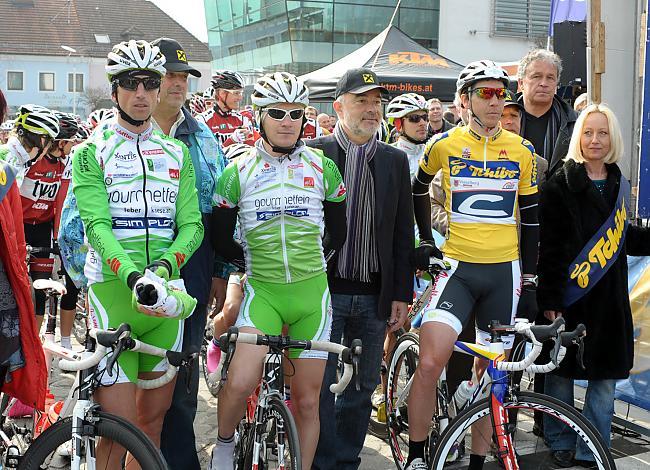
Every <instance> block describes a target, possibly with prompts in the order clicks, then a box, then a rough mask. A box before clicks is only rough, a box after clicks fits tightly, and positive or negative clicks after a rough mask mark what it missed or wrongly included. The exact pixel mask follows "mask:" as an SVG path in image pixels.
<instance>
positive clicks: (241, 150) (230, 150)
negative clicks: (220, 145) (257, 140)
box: [223, 144, 253, 162]
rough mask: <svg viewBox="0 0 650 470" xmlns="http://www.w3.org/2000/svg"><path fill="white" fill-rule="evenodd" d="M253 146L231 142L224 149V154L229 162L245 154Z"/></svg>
mask: <svg viewBox="0 0 650 470" xmlns="http://www.w3.org/2000/svg"><path fill="white" fill-rule="evenodd" d="M252 148H253V147H252V146H250V145H246V144H231V145H229V146H228V147H226V148H225V149H224V150H223V153H224V155H225V156H226V158H227V159H228V161H229V162H231V161H233V160H234V159H235V158H237V157H239V156H241V155H243V154H245V153H246V152H248V151H249V150H250V149H252Z"/></svg>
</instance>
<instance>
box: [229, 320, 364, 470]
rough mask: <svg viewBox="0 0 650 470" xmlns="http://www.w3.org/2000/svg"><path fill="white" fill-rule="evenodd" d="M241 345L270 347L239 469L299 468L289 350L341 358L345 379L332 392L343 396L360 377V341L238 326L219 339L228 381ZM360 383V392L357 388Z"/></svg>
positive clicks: (240, 434) (245, 426)
mask: <svg viewBox="0 0 650 470" xmlns="http://www.w3.org/2000/svg"><path fill="white" fill-rule="evenodd" d="M237 343H247V344H254V345H258V346H267V347H268V348H269V350H268V352H267V354H266V357H265V359H264V372H263V375H262V379H261V381H260V384H259V386H258V387H257V389H256V390H255V392H254V393H253V394H252V395H251V396H250V397H249V398H248V400H247V406H246V415H245V416H244V418H243V419H242V420H241V422H240V423H239V425H238V427H237V430H236V432H235V451H234V462H235V469H239V470H243V469H247V470H250V469H251V468H253V469H259V470H262V469H269V468H277V469H291V470H300V469H301V468H302V466H301V453H300V444H299V442H298V430H297V429H296V423H295V421H294V419H293V416H292V415H291V412H290V411H289V408H288V407H287V404H286V403H285V395H284V370H285V369H284V367H283V366H284V361H285V357H284V354H283V353H284V351H285V350H287V349H305V350H316V351H327V352H330V353H334V354H337V355H338V356H339V358H340V360H341V361H342V363H343V364H344V366H343V374H342V375H341V378H340V380H339V381H338V382H337V383H335V384H332V385H330V391H331V392H332V393H341V392H342V391H343V390H345V388H346V387H347V385H348V384H349V382H350V380H351V379H352V377H353V376H355V377H357V378H358V375H357V371H358V367H359V357H360V355H361V341H360V340H353V341H352V343H351V344H350V346H349V347H345V346H343V345H341V344H337V343H331V342H329V341H304V340H293V339H291V338H290V337H288V336H269V335H256V334H251V333H240V332H239V330H238V329H237V328H235V327H232V328H230V329H229V330H228V333H226V334H224V335H222V336H221V337H220V338H219V345H220V348H221V350H222V351H225V352H224V354H226V357H225V359H224V365H223V369H222V371H221V380H222V382H225V381H226V380H227V374H228V368H229V366H230V361H231V360H232V356H233V354H234V352H235V349H236V344H237ZM358 386H359V385H358V383H357V388H358Z"/></svg>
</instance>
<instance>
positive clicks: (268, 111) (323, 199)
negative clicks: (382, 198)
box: [210, 72, 346, 469]
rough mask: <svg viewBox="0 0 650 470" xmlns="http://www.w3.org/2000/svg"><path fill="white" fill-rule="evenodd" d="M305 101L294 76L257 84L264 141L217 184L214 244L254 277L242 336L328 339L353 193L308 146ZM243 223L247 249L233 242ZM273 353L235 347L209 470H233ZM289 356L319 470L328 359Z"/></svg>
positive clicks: (305, 450)
mask: <svg viewBox="0 0 650 470" xmlns="http://www.w3.org/2000/svg"><path fill="white" fill-rule="evenodd" d="M307 97H308V91H307V88H306V87H305V85H304V84H303V83H302V82H301V81H300V80H298V79H297V78H296V77H294V76H293V75H291V74H288V73H283V72H278V73H275V74H273V75H270V76H265V77H262V78H261V79H260V80H259V81H258V82H257V84H256V85H255V92H254V93H253V96H252V100H253V104H254V105H255V107H256V111H257V114H258V122H260V133H261V135H262V138H261V139H260V140H258V141H257V143H256V145H255V147H254V148H251V150H249V151H248V152H246V153H245V154H244V155H241V156H240V157H239V158H238V159H237V160H236V161H234V162H232V163H231V164H230V165H229V166H228V167H227V168H226V170H225V171H224V173H223V175H222V176H221V178H220V179H219V183H218V185H217V193H218V194H217V196H216V198H217V200H216V201H215V203H216V207H215V209H214V211H213V224H212V225H213V230H212V237H213V241H214V245H215V250H216V251H217V252H218V253H220V254H222V255H223V256H224V257H226V258H227V259H236V258H240V259H243V258H245V264H246V272H247V275H248V276H247V280H246V282H245V284H244V300H243V303H242V307H241V309H240V313H239V317H238V319H237V323H236V325H237V326H238V327H240V329H241V331H248V332H256V333H264V334H272V335H278V334H280V333H281V331H282V326H283V325H285V324H286V325H288V329H289V335H290V336H291V337H292V338H294V339H303V340H329V334H330V324H331V306H330V294H329V289H328V286H327V275H326V273H325V269H326V262H325V254H327V253H328V252H329V251H330V250H333V249H337V248H340V247H341V246H342V245H343V242H344V241H345V234H346V224H345V218H346V216H345V204H344V199H345V188H344V186H343V181H342V178H341V174H340V173H339V171H338V169H337V167H336V165H335V164H334V162H332V161H331V160H330V159H328V158H327V157H325V156H324V155H323V154H322V153H321V152H319V151H317V150H314V149H310V148H308V147H306V146H305V145H304V144H303V142H302V141H301V140H300V133H301V130H302V125H303V123H304V119H305V117H304V108H305V106H306V105H307V104H308V99H307ZM237 218H238V219H239V230H240V236H241V240H242V242H243V245H244V247H243V248H242V246H241V245H239V244H238V243H236V242H235V241H234V240H233V239H232V236H233V230H234V228H235V222H236V220H237ZM224 239H227V240H228V241H227V242H225V241H224ZM324 253H325V254H324ZM265 354H266V350H265V348H262V347H259V346H251V345H245V344H240V345H238V346H237V352H236V354H235V356H234V358H233V360H232V363H231V365H230V369H229V370H230V372H229V380H228V381H227V382H226V383H225V386H224V388H223V389H222V390H221V392H220V394H219V402H218V422H219V436H218V440H217V445H216V446H215V449H214V450H213V453H212V461H211V464H210V468H211V469H226V468H229V469H230V468H232V458H233V457H232V451H233V444H232V439H233V435H234V432H235V426H236V425H237V423H238V422H239V420H240V418H241V416H242V415H243V411H244V407H245V405H246V397H247V396H248V395H249V394H250V393H251V392H252V391H253V390H254V388H255V386H256V385H257V383H258V382H259V380H260V377H261V373H262V363H263V360H264V356H265ZM290 356H291V357H292V358H293V359H294V360H293V364H294V368H295V374H294V375H293V378H292V391H291V399H292V406H293V412H294V417H295V419H296V424H297V427H298V432H299V435H300V447H301V451H302V464H303V468H311V463H312V459H313V455H314V452H315V450H316V444H317V442H318V433H319V429H320V424H319V417H318V400H319V394H320V387H321V383H322V380H323V373H324V369H325V363H326V359H327V353H318V352H309V351H303V352H294V351H292V352H291V353H290ZM233 377H235V379H234V380H233V379H232V378H233Z"/></svg>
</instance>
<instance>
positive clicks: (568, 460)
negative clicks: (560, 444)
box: [551, 450, 574, 468]
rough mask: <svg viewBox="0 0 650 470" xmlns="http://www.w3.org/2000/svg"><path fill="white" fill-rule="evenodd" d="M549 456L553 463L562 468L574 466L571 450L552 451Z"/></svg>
mask: <svg viewBox="0 0 650 470" xmlns="http://www.w3.org/2000/svg"><path fill="white" fill-rule="evenodd" d="M551 456H552V457H553V462H555V463H556V464H557V465H559V466H560V467H562V468H569V467H573V465H574V460H573V451H572V450H554V451H553V452H552V453H551Z"/></svg>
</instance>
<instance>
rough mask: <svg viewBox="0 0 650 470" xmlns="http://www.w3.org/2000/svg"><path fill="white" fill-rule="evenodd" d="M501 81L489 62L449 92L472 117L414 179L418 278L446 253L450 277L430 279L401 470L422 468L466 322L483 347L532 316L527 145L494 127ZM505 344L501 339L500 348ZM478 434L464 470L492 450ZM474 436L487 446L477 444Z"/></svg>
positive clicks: (534, 231) (442, 139)
mask: <svg viewBox="0 0 650 470" xmlns="http://www.w3.org/2000/svg"><path fill="white" fill-rule="evenodd" d="M508 82H509V79H508V75H507V74H506V72H505V71H504V70H503V69H501V68H500V67H498V66H497V65H496V64H495V63H494V62H492V61H489V60H481V61H478V62H473V63H471V64H469V65H468V66H467V67H465V69H464V70H463V71H462V72H461V74H460V76H459V78H458V81H457V82H456V88H457V91H458V94H459V95H460V98H461V101H462V104H463V106H464V107H465V108H466V109H468V111H469V117H470V119H469V124H468V125H466V126H462V127H457V128H454V129H451V130H449V131H447V132H445V133H442V134H438V135H437V136H435V137H434V138H433V139H432V140H431V141H430V142H429V143H428V144H427V147H426V149H425V151H424V156H423V157H422V160H421V161H420V168H419V169H418V172H417V174H416V176H415V178H414V180H413V202H414V208H415V217H416V222H417V225H418V229H419V231H420V240H421V241H420V247H419V248H418V249H417V250H416V256H415V258H416V259H415V263H416V267H418V268H420V269H424V268H426V267H427V266H428V264H429V263H428V260H429V257H431V256H436V257H442V256H443V253H444V258H445V259H446V260H447V261H448V262H449V263H450V265H451V269H450V270H449V271H445V272H442V273H441V274H440V275H439V276H438V277H437V279H436V280H435V283H436V288H435V289H434V293H433V295H432V297H431V300H430V301H429V303H428V304H427V306H426V307H425V310H424V313H423V321H422V327H421V330H420V362H419V365H418V368H417V370H416V372H415V376H414V380H413V384H412V387H411V390H410V394H409V402H408V415H409V460H408V466H407V469H408V470H415V469H425V468H426V465H425V463H424V441H425V439H426V437H427V434H428V430H429V425H430V423H431V417H432V415H433V411H434V407H435V403H436V400H435V396H434V393H435V390H436V382H437V380H438V378H439V377H440V374H441V372H442V369H443V368H444V367H445V365H446V364H447V362H448V360H449V357H450V356H451V353H452V351H453V346H454V342H455V341H456V339H457V338H458V335H459V334H460V333H461V331H462V330H463V327H464V326H465V325H466V324H467V322H468V321H469V320H470V315H471V313H472V312H474V315H475V322H476V339H477V341H478V342H479V343H483V344H486V343H487V341H489V333H488V332H489V327H488V324H489V322H490V321H492V320H499V321H500V322H501V323H503V324H509V323H511V322H512V321H513V319H514V316H515V314H517V315H524V316H529V314H530V312H533V311H535V310H536V305H535V288H536V285H537V278H536V276H535V272H536V260H537V243H538V240H539V226H538V223H537V202H538V195H537V177H536V163H535V158H534V150H533V147H532V145H531V144H530V143H528V142H527V141H525V140H523V139H522V138H521V137H519V136H518V135H516V134H513V133H511V132H508V131H506V130H503V129H502V128H501V127H500V126H499V120H500V118H501V113H502V111H503V107H504V104H505V98H506V87H507V85H508ZM440 169H442V176H443V178H442V186H443V189H444V191H445V196H446V200H445V210H446V212H447V215H448V218H449V230H448V233H447V240H446V241H445V243H444V245H442V247H441V248H442V252H441V251H440V250H439V249H438V248H437V247H436V245H435V243H434V242H433V236H432V233H431V222H430V221H431V206H430V201H429V194H428V188H429V183H430V182H431V181H432V179H433V177H434V175H435V174H436V173H437V172H438V170H440ZM518 208H519V210H520V213H521V216H520V217H521V220H520V223H521V246H520V245H519V240H518V236H517V220H516V215H517V209H518ZM520 251H521V260H520V259H519V253H520ZM522 272H523V273H524V274H523V275H522V274H521V273H522ZM512 339H513V338H512V337H510V338H508V337H504V342H505V343H506V348H508V347H509V345H511V344H512ZM485 367H487V363H485V361H480V362H477V363H476V371H477V374H478V375H481V374H482V372H483V371H484V370H485ZM479 425H480V424H479ZM485 431H486V432H475V433H473V436H474V437H475V439H472V455H470V466H469V468H470V469H477V468H482V466H483V461H484V459H485V453H486V451H487V449H488V447H489V443H490V429H489V428H488V429H487V430H485ZM481 435H483V436H486V438H485V439H476V437H477V436H481Z"/></svg>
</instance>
